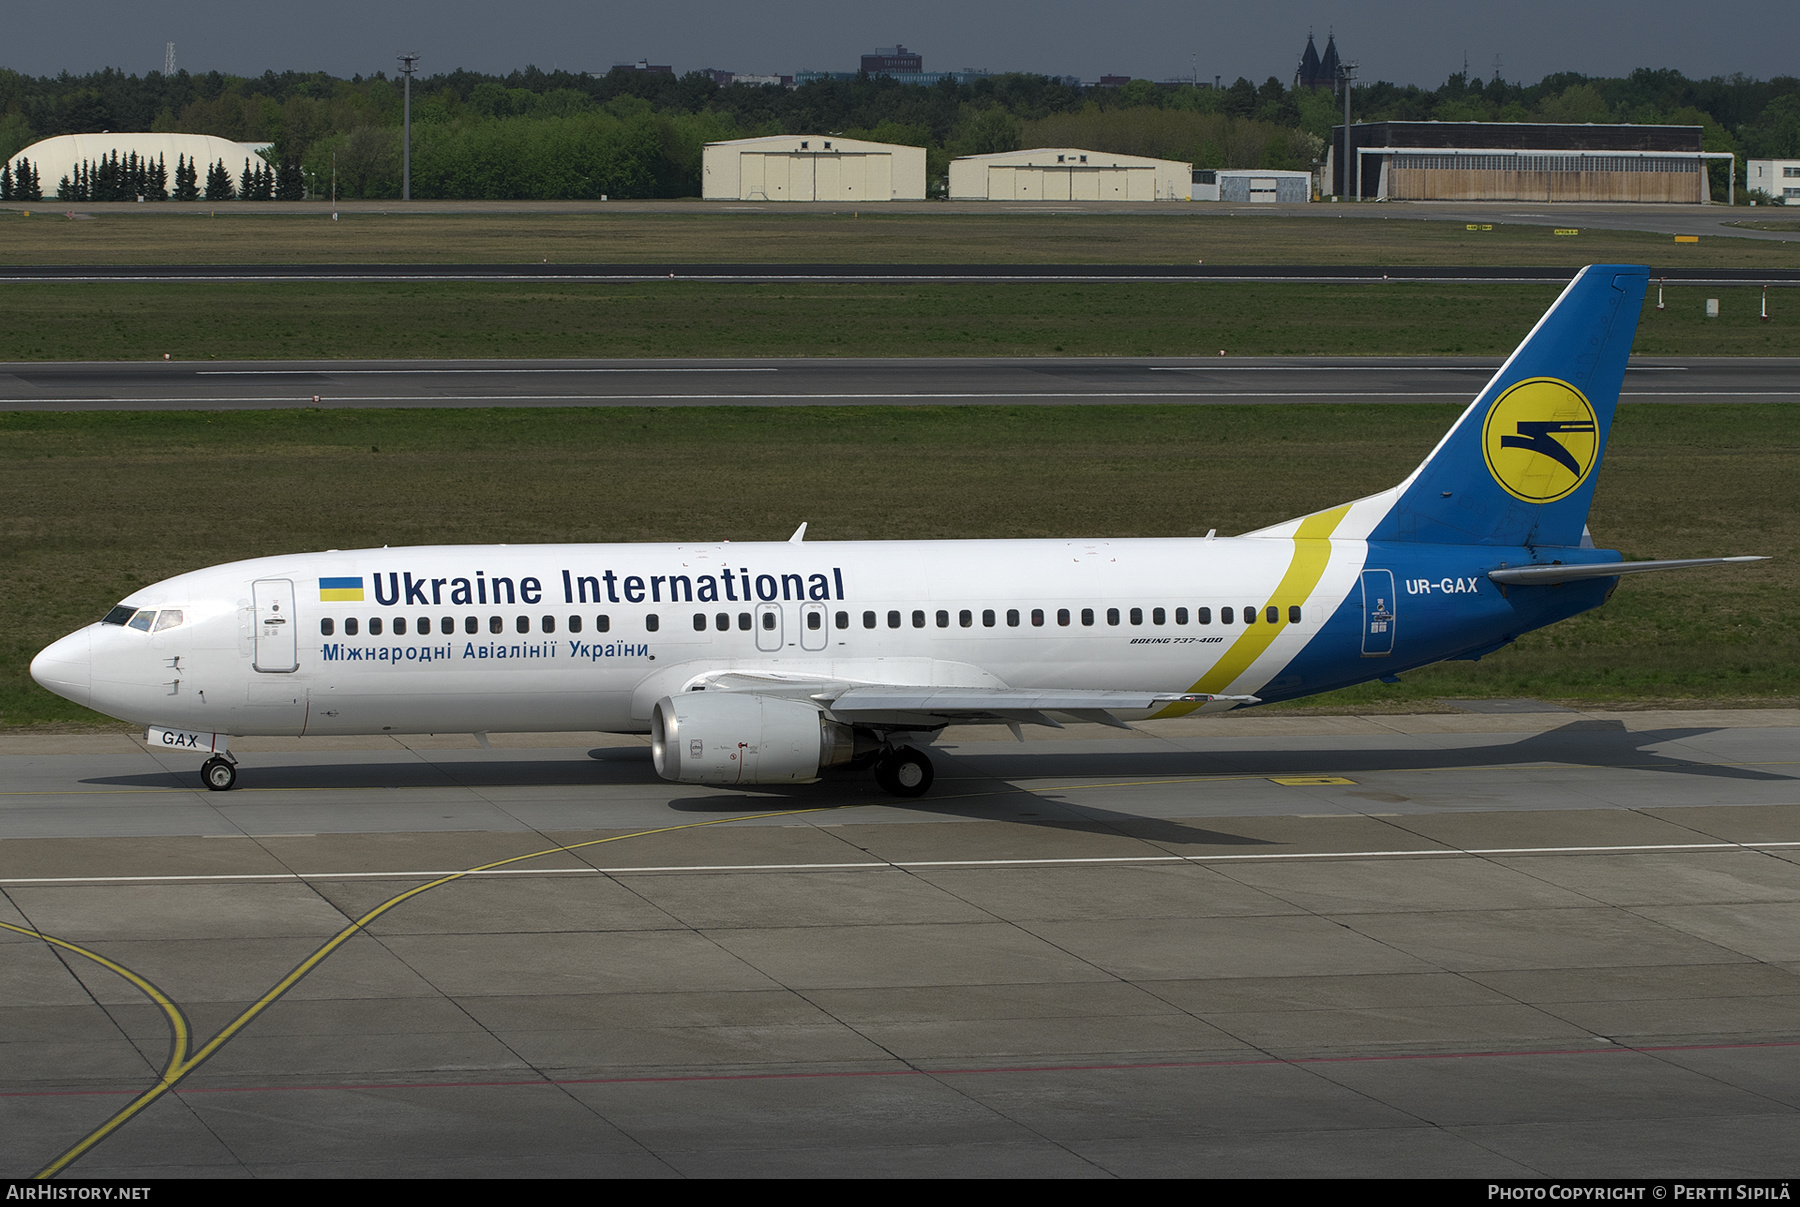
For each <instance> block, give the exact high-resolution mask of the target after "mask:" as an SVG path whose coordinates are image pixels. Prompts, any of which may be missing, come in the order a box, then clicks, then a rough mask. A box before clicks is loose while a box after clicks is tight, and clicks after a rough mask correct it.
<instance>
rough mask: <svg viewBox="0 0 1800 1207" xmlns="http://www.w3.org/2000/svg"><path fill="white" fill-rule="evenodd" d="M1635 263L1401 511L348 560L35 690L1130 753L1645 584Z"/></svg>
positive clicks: (729, 772)
mask: <svg viewBox="0 0 1800 1207" xmlns="http://www.w3.org/2000/svg"><path fill="white" fill-rule="evenodd" d="M1648 277H1649V270H1648V269H1645V268H1640V267H1631V266H1617V265H1596V266H1592V267H1589V268H1586V269H1584V270H1582V272H1581V273H1580V274H1579V275H1578V276H1577V277H1576V278H1575V279H1574V281H1572V282H1571V283H1570V284H1569V287H1568V288H1567V289H1566V290H1564V291H1563V294H1562V296H1561V297H1560V298H1558V299H1557V301H1556V303H1555V305H1553V306H1552V307H1551V308H1550V310H1549V312H1548V313H1547V314H1545V315H1544V317H1543V318H1542V319H1541V320H1540V321H1539V322H1538V324H1537V326H1536V327H1535V328H1534V329H1533V330H1532V331H1531V333H1530V334H1529V335H1528V336H1526V338H1525V341H1524V342H1523V343H1522V344H1520V345H1519V347H1518V350H1517V351H1515V352H1514V353H1513V354H1512V356H1511V357H1510V358H1508V360H1507V361H1506V363H1505V364H1504V365H1502V366H1501V368H1500V370H1499V372H1497V373H1496V374H1494V377H1493V379H1492V380H1491V381H1489V382H1488V384H1487V387H1486V388H1485V389H1483V390H1482V391H1481V393H1480V395H1479V396H1478V397H1477V398H1476V399H1475V401H1474V402H1473V404H1471V405H1470V407H1469V408H1468V410H1467V411H1465V412H1464V413H1463V415H1462V418H1461V419H1459V420H1458V421H1457V423H1456V425H1455V426H1454V427H1452V428H1451V429H1450V432H1449V434H1448V435H1446V436H1445V437H1444V438H1443V440H1442V441H1441V442H1439V444H1438V446H1437V447H1436V448H1435V449H1434V450H1432V452H1431V455H1430V456H1428V457H1427V458H1426V459H1425V461H1424V463H1423V464H1422V465H1420V466H1419V468H1418V469H1416V470H1415V471H1413V473H1412V475H1411V476H1410V477H1409V478H1407V479H1406V480H1405V481H1404V482H1402V483H1400V484H1399V485H1398V486H1395V487H1393V488H1392V489H1390V490H1386V491H1383V492H1381V493H1380V494H1376V495H1371V496H1370V497H1368V498H1365V499H1358V500H1356V501H1355V502H1351V503H1345V504H1343V505H1342V506H1339V507H1333V508H1330V509H1329V510H1326V511H1320V512H1315V513H1314V514H1312V515H1307V516H1302V517H1301V518H1299V519H1296V520H1290V521H1288V522H1287V523H1283V524H1277V525H1275V526H1274V527H1272V528H1265V529H1262V530H1261V531H1258V532H1252V533H1248V534H1246V535H1244V536H1240V537H1235V538H1228V539H1214V538H1213V537H1212V536H1211V534H1209V535H1208V536H1206V537H1204V538H1192V539H1178V540H998V541H892V542H886V541H869V542H854V543H832V542H823V541H820V542H806V541H803V540H802V538H803V536H804V534H805V527H806V526H805V525H804V524H802V525H801V529H800V531H799V532H796V533H795V534H794V536H793V538H792V539H791V540H789V541H786V542H782V543H768V544H730V543H720V544H693V545H685V544H684V545H537V546H532V545H526V546H519V545H485V546H462V547H451V546H427V547H419V548H405V549H365V550H355V551H349V552H342V551H338V550H329V551H327V552H324V553H303V554H294V555H292V556H286V557H266V558H258V559H256V560H254V561H243V562H233V563H231V564H229V565H223V566H216V567H213V568H211V569H207V570H196V571H194V572H192V573H189V574H182V575H178V576H177V577H175V578H171V579H168V580H167V581H165V582H160V583H157V584H155V585H154V586H149V587H145V588H144V589H143V590H141V591H137V592H135V593H133V594H132V595H131V596H130V597H129V598H127V599H125V600H123V601H122V602H120V604H119V605H118V606H117V607H116V608H114V609H113V610H112V611H110V612H109V613H107V615H106V617H105V618H104V619H103V620H101V621H99V622H98V623H97V624H92V625H89V626H88V627H86V628H84V629H81V630H80V631H78V632H76V633H72V634H70V635H69V636H67V637H65V638H63V639H62V640H60V641H58V642H56V643H55V644H54V645H51V646H50V647H49V648H48V649H46V650H44V651H43V652H42V653H40V654H39V655H38V656H37V658H36V659H35V660H34V661H33V662H32V664H31V673H32V676H33V678H35V679H36V680H37V681H38V682H39V683H41V684H43V685H44V686H45V687H47V688H49V689H50V690H51V691H54V692H56V693H58V694H60V695H63V696H66V697H68V698H69V699H71V700H74V701H76V702H78V703H80V704H84V705H87V706H89V707H91V708H95V709H98V710H99V711H101V712H104V713H108V714H110V715H112V716H115V717H120V718H124V719H126V720H129V721H133V722H136V723H139V724H143V725H145V726H147V727H148V738H149V741H150V742H151V743H152V744H155V745H162V746H165V747H169V748H171V749H180V750H192V751H195V752H196V753H199V754H204V755H206V756H207V757H206V761H205V763H204V765H203V766H202V768H201V773H200V774H201V779H202V781H203V782H204V783H205V784H206V786H207V787H209V788H212V789H216V790H223V789H227V788H230V787H231V786H232V784H233V783H234V782H235V781H236V778H237V770H236V763H235V761H234V760H233V758H232V756H231V754H230V752H229V749H228V740H229V738H230V737H237V736H248V735H277V734H279V735H295V734H301V735H310V734H383V733H473V734H475V735H477V736H478V737H480V738H482V739H483V741H484V744H485V735H486V734H489V733H494V732H500V731H520V730H565V731H566V730H602V731H608V732H615V733H647V734H649V735H650V740H651V747H652V751H653V754H654V759H655V765H656V770H657V772H658V773H659V774H660V775H662V776H664V777H665V778H667V779H671V780H679V781H681V782H684V783H698V784H772V783H805V782H810V781H812V780H816V779H818V778H819V776H820V773H821V772H822V771H823V770H824V769H825V768H829V767H840V766H845V765H854V766H869V767H872V768H873V770H874V773H875V777H876V779H877V780H878V781H879V782H880V784H881V785H882V786H883V787H884V788H886V789H887V790H888V791H890V792H894V793H897V794H899V795H902V796H916V795H919V794H921V793H923V792H925V791H926V790H927V789H928V788H929V787H930V786H931V780H932V766H931V762H930V760H929V758H928V757H927V756H926V755H925V754H924V753H923V752H922V751H921V750H920V749H919V746H920V745H929V742H930V740H931V738H932V737H933V736H934V735H935V734H936V733H937V732H938V731H939V730H941V729H943V728H944V727H945V726H946V725H950V724H967V723H984V722H985V723H992V724H1003V725H1008V726H1011V727H1012V728H1013V730H1014V732H1015V734H1016V733H1018V727H1019V726H1020V725H1022V724H1033V725H1052V726H1054V725H1057V724H1059V720H1058V719H1059V718H1061V719H1063V720H1067V719H1074V720H1080V721H1090V722H1100V723H1102V724H1107V725H1115V726H1121V727H1122V726H1124V724H1125V722H1127V721H1128V720H1133V719H1143V718H1149V717H1171V716H1180V715H1182V714H1184V713H1189V712H1193V711H1196V710H1200V711H1219V710H1225V709H1233V708H1242V707H1245V706H1248V705H1254V704H1258V703H1261V702H1264V701H1271V700H1286V699H1292V698H1294V697H1296V696H1305V695H1309V694H1311V693H1314V692H1323V691H1329V690H1331V689H1333V688H1338V687H1343V686H1346V685H1348V684H1352V683H1360V682H1364V681H1366V680H1370V679H1377V678H1383V677H1387V676H1390V675H1392V674H1394V673H1396V672H1398V671H1402V670H1405V669H1407V668H1410V667H1417V666H1422V665H1425V664H1426V663H1431V662H1437V661H1440V660H1443V659H1453V658H1468V659H1472V658H1479V657H1481V656H1482V655H1484V654H1488V653H1492V652H1493V651H1495V650H1498V649H1500V648H1501V647H1502V646H1504V645H1506V644H1507V643H1508V642H1510V641H1512V640H1513V639H1515V638H1516V637H1518V636H1519V634H1521V633H1525V632H1528V631H1530V630H1532V629H1536V628H1539V627H1541V626H1543V625H1547V624H1550V623H1552V622H1554V621H1558V620H1562V619H1564V618H1565V617H1568V616H1573V615H1575V614H1576V613H1578V612H1583V611H1586V610H1587V609H1589V608H1593V607H1597V606H1599V605H1600V604H1601V603H1603V602H1605V600H1606V598H1607V597H1608V596H1609V595H1610V594H1611V593H1612V591H1613V589H1614V588H1615V587H1616V586H1617V585H1618V582H1619V577H1620V576H1621V575H1623V574H1630V573H1636V572H1639V571H1646V570H1664V569H1673V568H1677V567H1683V566H1703V565H1715V564H1718V563H1722V562H1731V561H1754V560H1758V559H1755V558H1726V557H1719V558H1702V559H1695V560H1687V561H1674V562H1669V561H1664V562H1632V563H1625V562H1622V561H1621V558H1620V555H1619V554H1618V553H1616V552H1612V551H1609V550H1602V549H1596V548H1595V547H1594V546H1593V542H1592V541H1591V540H1589V539H1588V537H1587V526H1586V519H1587V513H1588V503H1589V500H1590V499H1591V497H1592V495H1593V490H1594V476H1595V473H1596V471H1597V470H1598V468H1599V465H1600V459H1601V454H1602V453H1603V452H1604V451H1605V448H1606V437H1607V432H1608V430H1609V429H1610V427H1611V425H1612V419H1613V410H1614V408H1615V406H1616V405H1617V403H1618V397H1619V386H1620V383H1621V381H1622V380H1623V377H1624V373H1625V362H1626V357H1627V354H1628V353H1629V351H1630V348H1631V342H1632V337H1633V335H1634V333H1635V332H1636V329H1637V320H1638V312H1639V310H1640V308H1641V307H1642V304H1643V300H1644V291H1645V287H1646V284H1647V282H1648Z"/></svg>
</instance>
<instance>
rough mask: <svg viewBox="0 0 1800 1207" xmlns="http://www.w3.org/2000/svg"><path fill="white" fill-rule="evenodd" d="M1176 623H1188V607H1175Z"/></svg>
mask: <svg viewBox="0 0 1800 1207" xmlns="http://www.w3.org/2000/svg"><path fill="white" fill-rule="evenodd" d="M1175 623H1176V624H1186V623H1187V609H1186V608H1176V609H1175Z"/></svg>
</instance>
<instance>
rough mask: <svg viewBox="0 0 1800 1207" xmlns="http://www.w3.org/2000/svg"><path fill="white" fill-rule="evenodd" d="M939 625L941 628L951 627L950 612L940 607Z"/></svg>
mask: <svg viewBox="0 0 1800 1207" xmlns="http://www.w3.org/2000/svg"><path fill="white" fill-rule="evenodd" d="M937 626H938V628H940V629H947V628H949V627H950V613H949V612H946V611H945V610H944V609H943V608H939V609H938V614H937Z"/></svg>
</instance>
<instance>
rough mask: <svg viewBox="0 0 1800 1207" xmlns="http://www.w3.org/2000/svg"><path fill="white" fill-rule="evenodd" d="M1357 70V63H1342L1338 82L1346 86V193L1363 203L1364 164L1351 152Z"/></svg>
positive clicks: (1339, 66) (1353, 199) (1339, 65)
mask: <svg viewBox="0 0 1800 1207" xmlns="http://www.w3.org/2000/svg"><path fill="white" fill-rule="evenodd" d="M1356 68H1357V64H1355V63H1344V62H1340V63H1339V64H1338V80H1339V81H1340V82H1341V83H1342V84H1343V85H1344V185H1345V189H1344V192H1345V193H1347V194H1349V196H1350V199H1351V200H1352V201H1361V200H1362V164H1361V163H1360V162H1358V161H1357V160H1356V159H1355V156H1354V155H1353V154H1352V152H1351V150H1350V83H1351V81H1353V80H1354V79H1356V76H1355V75H1354V74H1353V73H1354V72H1355V71H1356ZM1352 173H1354V174H1355V180H1356V185H1355V188H1354V190H1352V189H1351V188H1350V187H1349V186H1350V182H1351V176H1352Z"/></svg>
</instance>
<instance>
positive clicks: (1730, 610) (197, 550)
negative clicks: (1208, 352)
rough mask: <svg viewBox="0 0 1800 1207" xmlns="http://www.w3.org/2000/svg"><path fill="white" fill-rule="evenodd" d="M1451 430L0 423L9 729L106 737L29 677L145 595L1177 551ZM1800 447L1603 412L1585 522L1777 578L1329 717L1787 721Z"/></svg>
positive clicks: (261, 420)
mask: <svg viewBox="0 0 1800 1207" xmlns="http://www.w3.org/2000/svg"><path fill="white" fill-rule="evenodd" d="M1456 412H1457V408H1455V407H1438V406H1407V407H1392V406H1362V407H1355V406H1314V407H1292V408H1289V407H1195V408H1183V407H1160V406H1144V407H1051V408H916V409H915V408H896V409H886V408H855V409H837V408H825V407H813V408H791V409H767V410H763V409H745V410H735V409H707V410H689V409H674V410H569V411H561V410H501V411H437V412H432V411H412V412H405V413H397V412H389V411H333V412H319V411H291V412H255V413H207V414H200V413H146V414H121V413H105V414H32V415H21V414H8V415H0V463H3V465H4V470H3V472H0V525H3V526H4V528H3V532H4V537H3V539H0V556H4V558H5V562H6V567H5V568H6V573H5V574H4V576H0V724H4V725H6V726H8V727H16V726H23V725H43V724H56V723H77V724H79V723H86V722H92V721H94V720H95V718H94V717H93V715H92V714H90V713H86V712H85V711H84V710H81V709H79V708H77V707H75V706H73V705H70V704H67V703H65V702H63V701H61V700H59V699H57V698H55V697H53V696H50V695H49V694H48V693H45V692H43V691H41V690H40V689H38V688H37V686H36V685H35V684H32V683H31V682H30V680H29V678H28V676H27V673H26V668H27V665H28V663H29V660H30V657H31V655H32V654H33V653H34V652H35V651H36V650H37V649H38V648H40V647H41V646H42V645H44V644H46V643H47V642H48V641H50V640H52V639H53V638H55V637H57V636H60V635H61V634H63V633H65V632H68V631H70V630H72V629H74V628H76V627H78V626H80V625H82V624H85V623H88V622H90V621H92V620H94V619H96V618H98V617H99V616H100V615H101V614H103V613H104V612H105V610H106V609H107V608H108V607H110V606H111V605H112V604H113V603H115V602H116V601H117V600H118V599H119V598H120V597H122V596H123V595H125V594H126V593H128V592H129V591H131V590H133V589H135V588H136V587H138V586H140V585H142V584H145V583H148V582H151V581H154V580H156V579H159V578H163V577H166V576H168V575H171V574H175V573H178V572H181V571H184V570H189V569H193V568H196V567H199V566H205V565H211V564H214V563H217V562H223V561H229V560H232V559H236V558H244V557H252V556H258V555H262V554H268V553H275V552H280V551H289V550H296V549H322V548H328V547H339V548H355V547H359V546H369V545H382V544H395V545H401V544H413V543H423V542H434V543H435V542H489V541H492V542H502V541H504V542H528V541H615V540H617V541H636V540H700V539H718V538H731V539H734V540H769V539H782V538H785V537H786V536H787V535H788V534H789V533H790V532H792V531H793V528H794V526H795V525H796V524H798V523H799V522H800V521H801V520H806V521H808V522H809V524H810V527H809V529H808V535H809V536H810V537H812V538H814V539H821V540H829V539H881V538H950V537H1003V536H1013V537H1035V536H1179V535H1200V534H1203V533H1205V532H1206V530H1207V529H1209V528H1214V527H1216V528H1218V529H1219V530H1220V531H1221V532H1223V533H1227V534H1229V533H1233V532H1241V531H1244V530H1246V529H1250V528H1254V527H1257V526H1259V525H1262V524H1266V523H1269V522H1272V521H1275V520H1278V519H1281V518H1284V517H1287V516H1291V515H1295V514H1299V513H1301V512H1304V511H1307V510H1310V509H1314V508H1318V507H1321V506H1325V505H1329V504H1331V503H1335V502H1340V501H1343V500H1346V499H1349V498H1353V497H1356V496H1358V495H1361V494H1365V493H1368V492H1370V491H1373V490H1377V489H1380V488H1382V487H1385V486H1387V485H1390V484H1392V483H1393V482H1395V481H1397V480H1399V479H1400V478H1401V477H1402V476H1403V475H1404V474H1405V473H1406V472H1407V471H1408V470H1410V469H1411V467H1412V466H1413V465H1414V464H1415V463H1416V462H1417V461H1418V459H1419V458H1420V457H1422V456H1423V455H1424V453H1425V452H1427V451H1428V450H1429V449H1430V448H1431V446H1432V445H1433V444H1434V443H1435V442H1436V440H1437V439H1438V437H1439V436H1440V435H1441V434H1442V432H1443V431H1444V429H1445V428H1446V427H1447V426H1448V425H1449V423H1450V422H1451V421H1452V420H1453V419H1454V418H1455V415H1456ZM1797 471H1800V423H1796V420H1795V416H1794V412H1793V411H1792V409H1791V408H1782V407H1779V406H1704V407H1658V406H1642V405H1640V406H1629V405H1628V406H1625V407H1622V408H1621V409H1620V412H1619V419H1618V422H1617V425H1616V427H1615V429H1614V435H1613V440H1612V444H1611V447H1610V449H1609V450H1608V454H1607V462H1606V465H1605V467H1604V468H1603V470H1602V472H1601V477H1600V480H1599V489H1598V493H1597V495H1596V499H1595V505H1594V514H1593V519H1592V525H1593V530H1594V533H1595V536H1596V538H1597V539H1598V540H1599V541H1600V542H1601V543H1602V544H1607V545H1611V546H1613V547H1616V548H1619V549H1622V550H1623V551H1624V552H1625V553H1626V555H1627V556H1628V557H1650V556H1656V557H1687V556H1707V555H1716V554H1729V553H1762V554H1773V555H1776V556H1777V560H1775V561H1772V562H1768V563H1762V564H1759V565H1757V566H1754V567H1750V568H1746V569H1733V570H1730V571H1728V572H1717V573H1714V572H1691V573H1686V574H1673V575H1666V576H1663V575H1658V576H1651V577H1649V578H1648V579H1638V580H1635V581H1627V582H1626V583H1625V584H1624V585H1623V586H1622V587H1621V588H1620V589H1619V592H1618V594H1617V595H1616V596H1615V597H1614V598H1613V600H1612V602H1611V603H1610V604H1608V605H1607V606H1606V607H1605V608H1603V609H1601V610H1599V611H1598V612H1595V613H1590V614H1589V615H1587V616H1584V617H1581V618H1577V619H1576V620H1573V621H1570V622H1567V623H1565V624H1563V625H1560V626H1557V627H1555V628H1552V629H1549V630H1545V631H1542V632H1540V633H1538V634H1533V635H1531V636H1528V637H1527V638H1525V639H1524V640H1522V641H1521V642H1519V643H1518V645H1516V646H1515V647H1513V648H1510V649H1508V650H1505V651H1503V652H1501V653H1499V654H1496V655H1493V656H1491V657H1489V658H1487V659H1484V660H1482V661H1481V662H1478V663H1454V664H1448V665H1446V666H1443V667H1440V668H1433V669H1430V670H1427V671H1423V672H1417V673H1412V674H1408V675H1407V676H1406V677H1405V679H1404V681H1403V682H1402V683H1400V684H1398V685H1394V686H1386V685H1373V686H1370V687H1365V688H1358V689H1354V690H1352V691H1349V692H1344V693H1338V694H1337V695H1336V696H1335V697H1329V698H1321V700H1325V701H1327V702H1330V703H1334V704H1336V705H1338V706H1344V707H1350V706H1380V707H1393V706H1396V705H1405V704H1406V703H1407V702H1409V701H1425V700H1432V699H1435V698H1436V697H1439V696H1481V695H1498V696H1525V695H1531V696H1540V697H1548V698H1555V699H1571V698H1573V699H1585V700H1594V701H1605V702H1615V703H1616V702H1620V701H1639V702H1642V701H1645V700H1652V699H1654V700H1706V701H1729V702H1734V703H1744V702H1771V701H1776V700H1788V701H1791V700H1792V698H1794V697H1800V614H1797V613H1796V610H1795V608H1794V607H1793V600H1794V598H1795V595H1796V589H1797V588H1800V512H1797V510H1796V508H1795V507H1794V506H1793V499H1794V487H1793V483H1794V481H1795V478H1796V473H1797Z"/></svg>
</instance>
